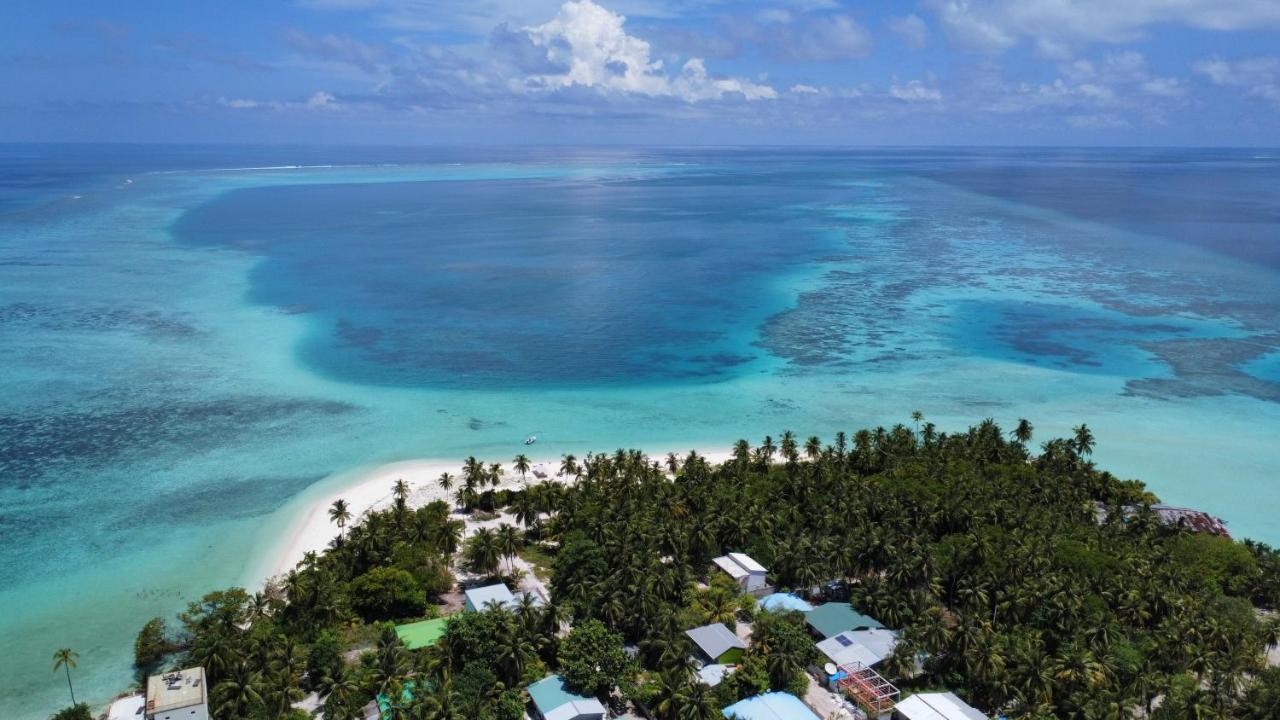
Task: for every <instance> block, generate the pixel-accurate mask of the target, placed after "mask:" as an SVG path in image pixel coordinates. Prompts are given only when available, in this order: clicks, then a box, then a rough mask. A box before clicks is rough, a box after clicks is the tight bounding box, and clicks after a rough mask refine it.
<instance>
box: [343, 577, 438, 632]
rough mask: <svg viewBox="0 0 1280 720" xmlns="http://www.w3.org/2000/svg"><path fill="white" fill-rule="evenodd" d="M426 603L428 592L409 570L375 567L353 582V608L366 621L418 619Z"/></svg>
mask: <svg viewBox="0 0 1280 720" xmlns="http://www.w3.org/2000/svg"><path fill="white" fill-rule="evenodd" d="M426 604H427V596H426V593H424V592H423V591H422V588H421V587H419V586H418V581H417V580H415V579H414V577H413V575H412V574H410V573H409V571H407V570H401V569H400V568H391V567H379V568H374V569H372V570H370V571H369V572H367V573H365V574H364V575H361V576H360V577H358V578H356V579H355V580H353V581H352V582H351V607H352V608H354V609H355V611H356V612H357V613H359V614H360V616H361V617H363V618H364V619H366V620H392V619H395V618H402V617H414V616H417V615H420V614H422V611H423V609H424V608H425V607H426Z"/></svg>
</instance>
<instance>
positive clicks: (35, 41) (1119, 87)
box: [0, 0, 1280, 147]
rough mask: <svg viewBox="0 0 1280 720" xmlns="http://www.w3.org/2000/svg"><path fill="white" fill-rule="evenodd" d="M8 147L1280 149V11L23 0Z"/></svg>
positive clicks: (3, 96)
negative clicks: (172, 144)
mask: <svg viewBox="0 0 1280 720" xmlns="http://www.w3.org/2000/svg"><path fill="white" fill-rule="evenodd" d="M0 87H2V88H4V92H3V93H0V141H90V142H103V141H119V142H149V141H159V142H223V143H334V144H364V143H378V144H459V143H466V144H494V145H503V144H526V143H549V144H560V143H570V144H592V143H603V144H608V143H628V144H728V145H734V144H837V145H945V144H955V145H1174V146H1176V145H1191V146H1215V145H1227V146H1268V147H1275V146H1280V0H901V1H885V2H849V1H841V0H765V1H757V0H684V1H678V0H569V1H568V2H565V1H564V0H255V1H253V2H248V1H241V0H219V1H217V2H190V1H184V0H130V1H129V2H119V1H118V2H104V1H102V0H39V1H35V0H6V1H5V2H4V3H3V4H2V5H0Z"/></svg>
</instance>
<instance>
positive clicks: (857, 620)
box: [804, 602, 884, 638]
mask: <svg viewBox="0 0 1280 720" xmlns="http://www.w3.org/2000/svg"><path fill="white" fill-rule="evenodd" d="M804 619H805V622H807V623H809V627H811V628H813V631H814V632H816V633H818V635H820V636H822V637H824V638H829V637H835V636H836V635H839V634H840V633H842V632H844V631H846V630H872V629H877V628H883V627H884V625H881V624H880V622H879V621H878V620H876V619H875V618H873V617H871V616H870V615H863V614H862V613H860V612H858V611H857V610H854V609H853V606H852V605H850V604H849V603H843V602H830V603H823V604H822V605H819V606H818V607H816V608H814V609H812V610H810V611H809V612H807V613H805V615H804Z"/></svg>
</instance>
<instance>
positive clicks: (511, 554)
mask: <svg viewBox="0 0 1280 720" xmlns="http://www.w3.org/2000/svg"><path fill="white" fill-rule="evenodd" d="M494 541H495V542H496V543H497V546H498V552H500V553H502V557H504V558H506V560H507V569H508V572H512V573H514V572H515V563H514V561H513V558H515V556H516V555H518V554H520V548H521V547H522V546H523V545H524V542H523V540H522V539H521V537H520V531H519V530H516V526H515V525H508V524H506V523H503V524H501V525H499V526H498V532H497V535H495V536H494Z"/></svg>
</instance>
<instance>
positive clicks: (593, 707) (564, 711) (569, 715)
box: [544, 698, 604, 720]
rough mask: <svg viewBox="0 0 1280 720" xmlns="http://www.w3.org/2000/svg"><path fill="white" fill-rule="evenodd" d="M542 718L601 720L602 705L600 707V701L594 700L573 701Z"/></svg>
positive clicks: (548, 719) (602, 713) (550, 719)
mask: <svg viewBox="0 0 1280 720" xmlns="http://www.w3.org/2000/svg"><path fill="white" fill-rule="evenodd" d="M544 717H546V719H547V720H578V718H582V717H588V718H602V717H604V705H601V704H600V701H599V700H596V699H595V698H591V699H589V700H574V701H573V702H567V703H565V704H563V705H561V706H560V707H558V708H556V709H554V710H552V711H551V712H549V713H547V714H546V715H545V716H544Z"/></svg>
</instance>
